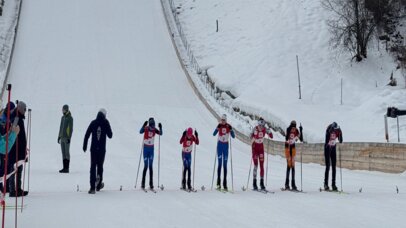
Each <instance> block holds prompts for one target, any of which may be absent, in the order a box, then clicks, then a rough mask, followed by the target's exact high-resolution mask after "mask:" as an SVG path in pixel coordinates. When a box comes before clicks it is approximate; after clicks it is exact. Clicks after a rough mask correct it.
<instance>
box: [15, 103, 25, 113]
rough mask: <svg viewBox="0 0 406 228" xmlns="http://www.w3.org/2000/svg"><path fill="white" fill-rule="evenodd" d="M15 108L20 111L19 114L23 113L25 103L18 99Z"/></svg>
mask: <svg viewBox="0 0 406 228" xmlns="http://www.w3.org/2000/svg"><path fill="white" fill-rule="evenodd" d="M17 110H18V111H19V112H20V113H21V114H25V111H26V110H27V105H26V104H25V103H24V102H23V101H19V102H18V103H17Z"/></svg>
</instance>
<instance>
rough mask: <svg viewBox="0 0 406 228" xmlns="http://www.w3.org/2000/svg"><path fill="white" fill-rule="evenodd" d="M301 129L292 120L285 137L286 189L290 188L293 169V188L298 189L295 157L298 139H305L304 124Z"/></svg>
mask: <svg viewBox="0 0 406 228" xmlns="http://www.w3.org/2000/svg"><path fill="white" fill-rule="evenodd" d="M299 129H300V131H299V130H298V129H297V128H296V121H294V120H292V122H291V123H290V126H289V127H288V129H286V137H285V140H286V141H285V156H286V163H287V167H286V181H285V189H287V190H289V189H290V187H289V174H290V170H292V190H294V191H297V187H296V183H295V157H296V141H297V140H300V141H303V137H302V126H300V127H299Z"/></svg>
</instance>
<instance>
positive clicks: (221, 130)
mask: <svg viewBox="0 0 406 228" xmlns="http://www.w3.org/2000/svg"><path fill="white" fill-rule="evenodd" d="M217 133H218V141H217V159H218V167H217V188H218V189H221V166H223V167H224V173H223V174H224V179H223V188H224V190H228V188H227V160H228V145H229V142H228V140H229V138H230V135H231V137H232V138H235V134H234V130H233V127H232V126H231V125H230V124H228V123H227V115H226V114H223V115H222V117H221V122H220V123H219V124H218V125H217V127H216V129H215V130H214V132H213V136H216V135H217Z"/></svg>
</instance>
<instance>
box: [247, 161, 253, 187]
mask: <svg viewBox="0 0 406 228" xmlns="http://www.w3.org/2000/svg"><path fill="white" fill-rule="evenodd" d="M251 168H252V158H251V159H250V169H249V171H248V180H247V189H248V184H249V183H250V176H251Z"/></svg>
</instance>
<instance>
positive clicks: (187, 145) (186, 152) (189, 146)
mask: <svg viewBox="0 0 406 228" xmlns="http://www.w3.org/2000/svg"><path fill="white" fill-rule="evenodd" d="M193 143H195V144H196V145H199V136H198V133H197V131H196V130H195V134H194V135H193V129H192V128H190V127H189V128H188V129H187V130H185V131H184V132H183V134H182V137H181V138H180V144H182V160H183V173H182V189H186V173H188V177H187V188H188V189H189V190H192V185H191V178H190V176H191V169H190V168H191V164H192V151H193Z"/></svg>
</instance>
